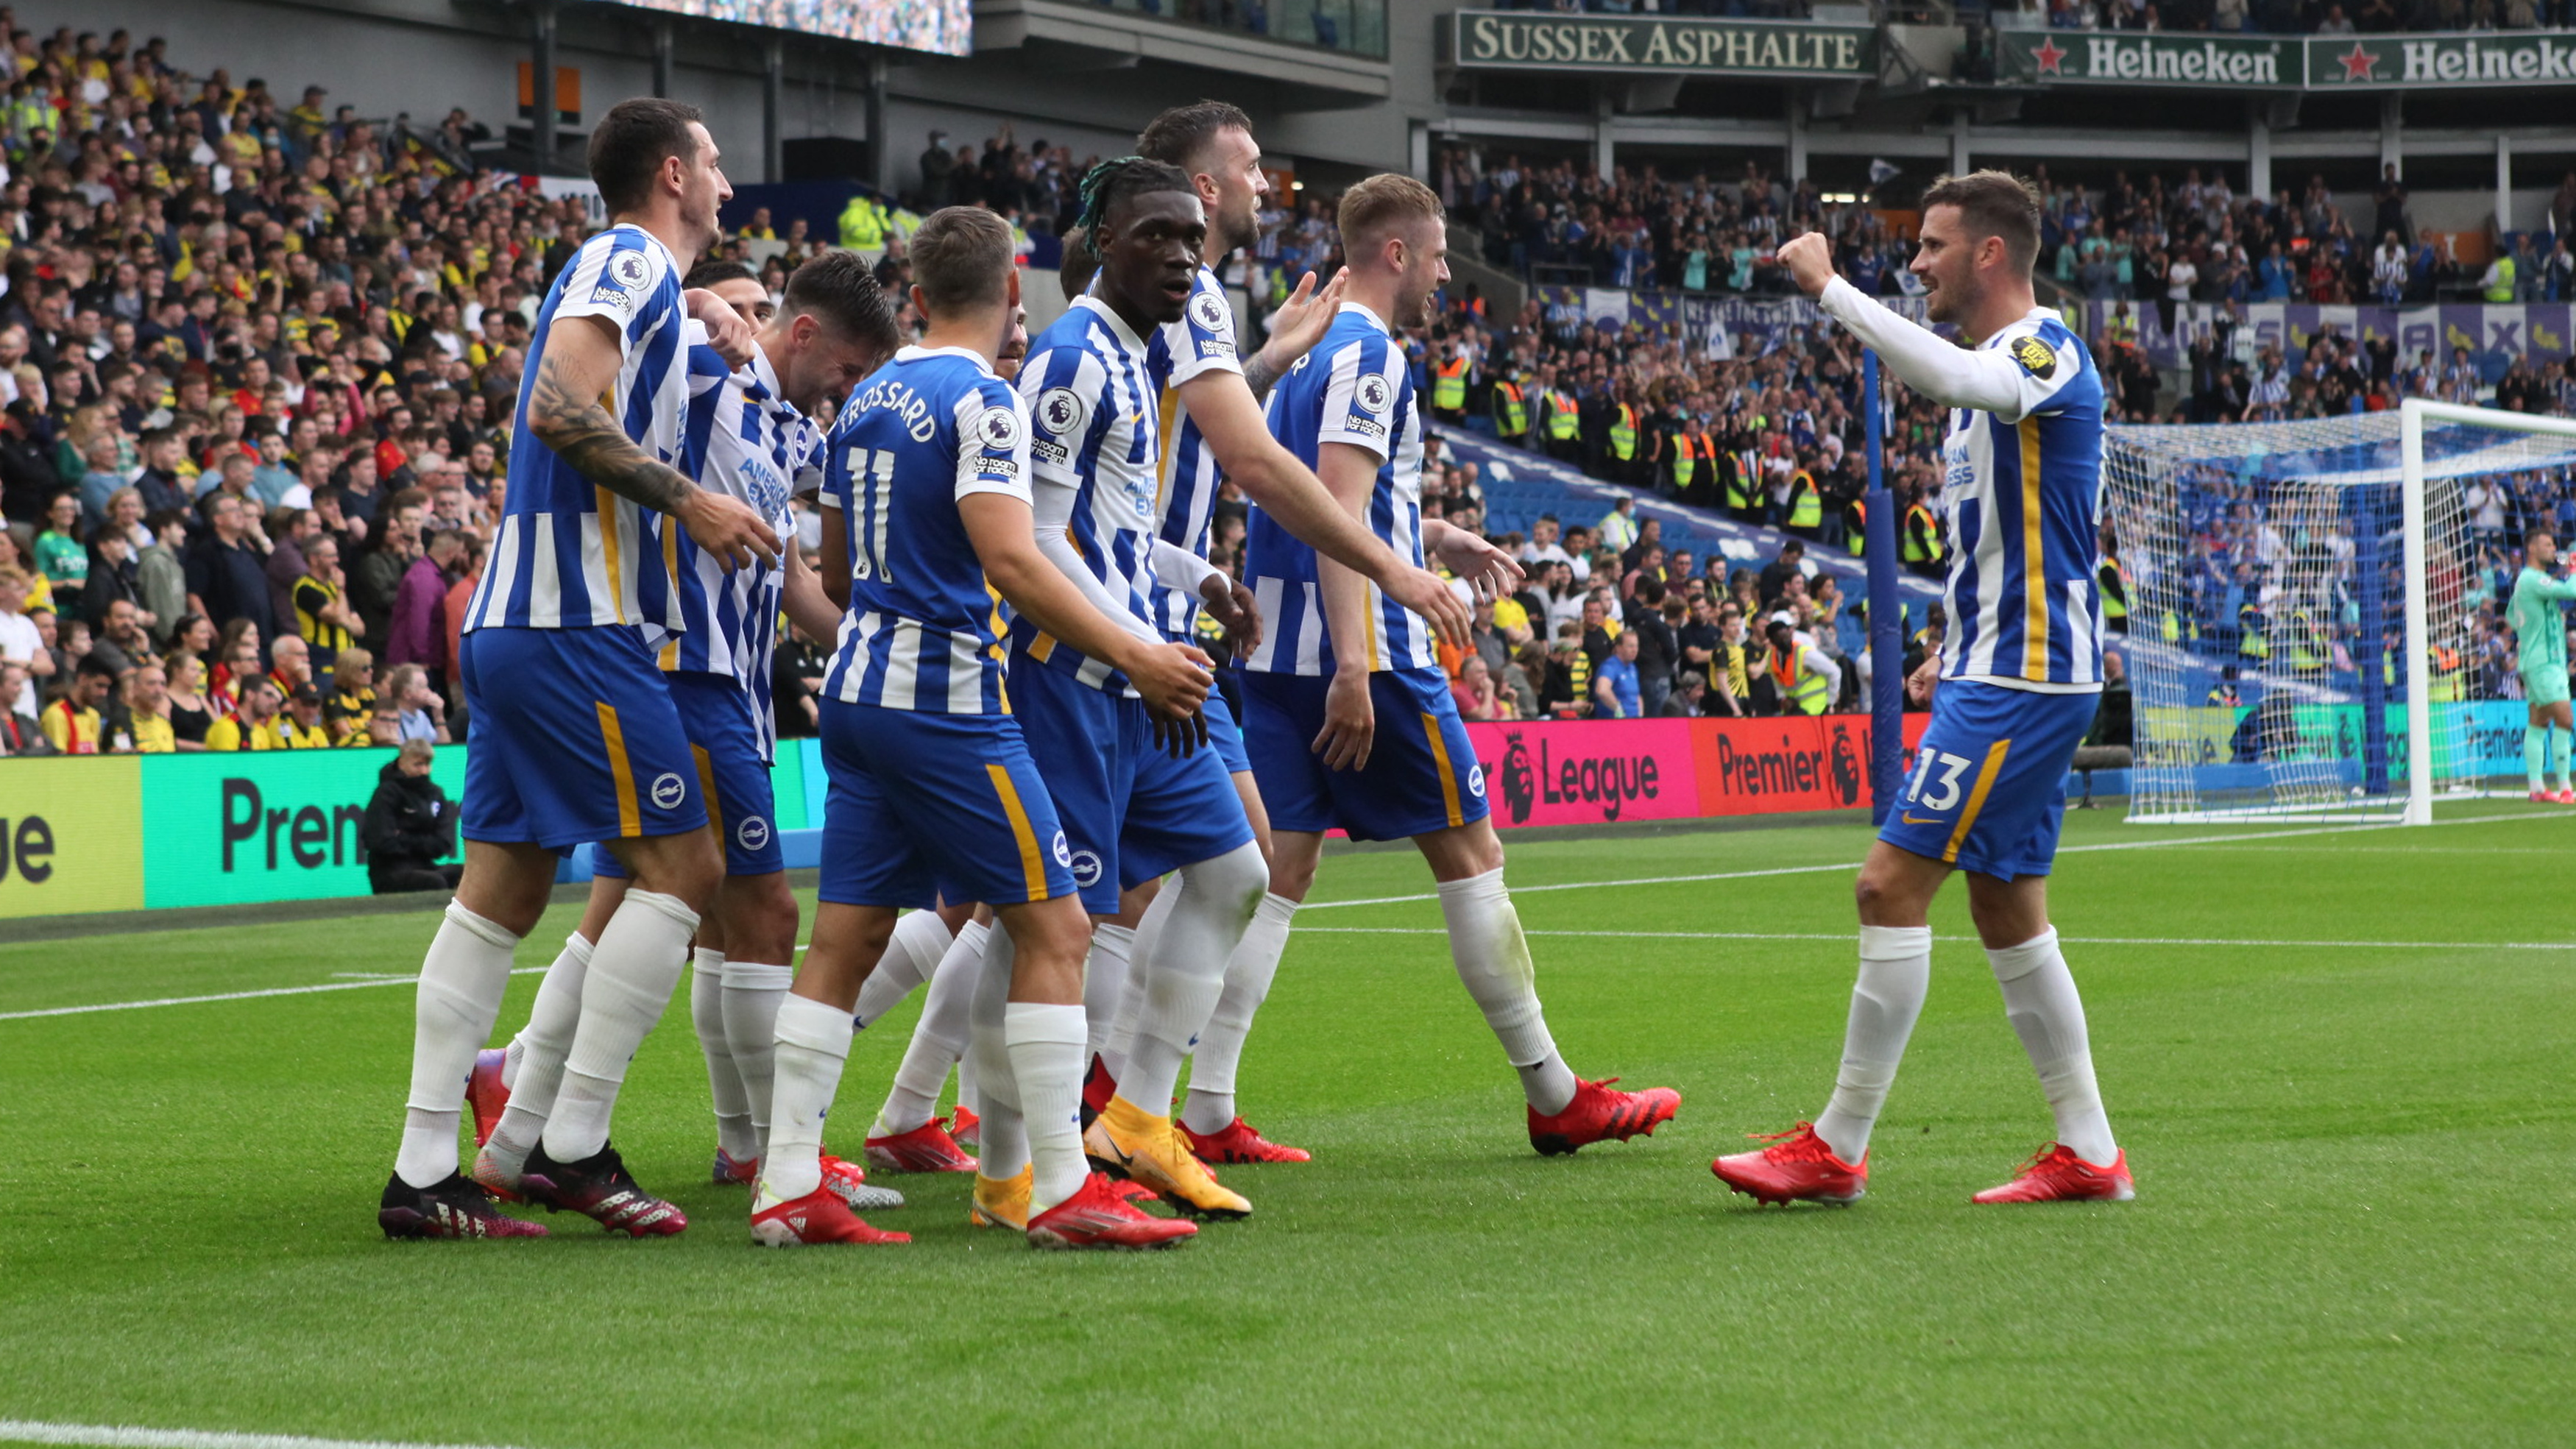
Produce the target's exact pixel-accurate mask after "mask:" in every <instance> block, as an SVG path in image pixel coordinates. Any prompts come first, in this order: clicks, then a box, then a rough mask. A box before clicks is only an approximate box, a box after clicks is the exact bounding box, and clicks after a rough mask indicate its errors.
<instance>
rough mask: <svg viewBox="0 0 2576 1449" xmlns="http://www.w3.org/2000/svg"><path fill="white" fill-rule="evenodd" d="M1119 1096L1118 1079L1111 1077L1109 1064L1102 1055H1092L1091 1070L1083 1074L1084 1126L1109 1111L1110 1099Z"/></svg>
mask: <svg viewBox="0 0 2576 1449" xmlns="http://www.w3.org/2000/svg"><path fill="white" fill-rule="evenodd" d="M1117 1095H1118V1079H1117V1078H1116V1077H1113V1076H1111V1075H1109V1064H1108V1063H1107V1062H1104V1061H1102V1060H1101V1059H1100V1053H1098V1052H1093V1053H1092V1054H1091V1070H1089V1071H1087V1072H1084V1073H1083V1074H1082V1125H1083V1126H1084V1127H1086V1128H1087V1127H1089V1126H1090V1125H1091V1122H1092V1119H1093V1118H1095V1117H1098V1116H1099V1115H1100V1114H1101V1113H1103V1112H1106V1111H1108V1110H1109V1099H1110V1098H1112V1097H1115V1096H1117Z"/></svg>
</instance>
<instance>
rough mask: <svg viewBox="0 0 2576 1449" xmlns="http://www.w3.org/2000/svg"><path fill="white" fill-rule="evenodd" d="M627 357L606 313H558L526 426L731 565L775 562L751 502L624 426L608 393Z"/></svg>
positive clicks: (588, 473) (773, 547)
mask: <svg viewBox="0 0 2576 1449" xmlns="http://www.w3.org/2000/svg"><path fill="white" fill-rule="evenodd" d="M623 360H624V358H623V354H622V353H621V352H620V350H619V348H618V345H617V332H616V328H615V326H614V324H612V323H610V322H608V321H607V320H606V319H605V318H599V317H561V318H557V319H556V320H555V322H554V324H553V326H551V327H550V328H549V329H548V330H547V333H546V348H545V356H544V357H543V358H542V359H541V360H540V361H539V362H538V364H537V376H536V380H535V382H534V383H533V384H532V385H531V386H530V388H529V391H528V427H529V428H530V429H531V430H532V431H534V432H535V433H536V435H537V440H538V441H539V442H542V443H544V444H545V445H546V446H547V447H549V448H552V449H553V450H554V452H555V455H556V456H557V457H560V458H562V459H563V460H564V461H565V462H567V463H569V464H571V465H572V467H573V470H574V471H575V472H578V473H580V474H581V475H582V476H583V477H585V478H588V479H590V480H591V481H592V482H594V483H596V484H598V485H599V486H600V487H602V488H605V489H607V490H608V491H609V492H611V493H614V494H616V495H617V496H618V497H620V498H625V499H629V500H632V501H633V502H635V503H638V504H641V505H642V506H644V507H646V508H650V509H654V510H656V511H658V512H661V513H666V514H669V515H670V516H671V517H672V518H674V519H676V520H678V522H679V524H680V526H681V527H683V528H685V529H687V530H688V533H689V537H690V538H691V539H692V540H694V541H695V542H696V543H697V545H698V547H700V548H702V549H704V550H706V551H707V552H708V553H711V554H713V555H715V556H716V558H717V559H718V560H719V561H720V562H722V563H723V565H724V567H725V568H726V569H728V570H731V569H737V568H742V567H744V566H746V565H748V564H749V563H751V562H752V560H754V559H759V560H761V561H763V562H773V563H774V562H776V561H777V558H778V535H776V534H775V533H773V532H771V531H770V528H769V524H768V522H767V521H766V520H764V519H762V518H761V516H760V515H759V514H758V513H756V512H754V511H752V508H751V505H749V504H747V503H744V502H743V501H742V500H740V499H738V498H728V497H726V496H724V495H723V494H720V493H710V492H708V491H706V490H705V489H703V488H700V487H698V486H697V485H696V484H695V483H692V482H690V481H689V479H688V478H687V477H686V476H685V475H684V474H682V473H681V472H680V471H679V470H678V469H676V468H674V467H672V466H671V465H670V464H668V463H665V462H663V461H661V460H660V459H658V458H656V457H654V456H653V455H652V454H650V453H647V452H646V451H644V449H643V448H641V447H640V446H638V445H637V444H636V442H635V440H634V439H632V438H630V437H628V436H626V430H625V429H624V428H621V427H619V426H618V424H617V419H616V418H615V417H614V416H612V415H611V414H610V413H609V411H608V406H607V403H606V402H605V401H604V399H605V398H606V396H607V394H608V390H609V387H610V385H611V384H612V383H613V382H614V381H615V380H616V377H617V369H618V367H619V365H620V364H621V363H622V362H623Z"/></svg>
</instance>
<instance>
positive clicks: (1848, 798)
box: [1832, 725, 1861, 805]
mask: <svg viewBox="0 0 2576 1449" xmlns="http://www.w3.org/2000/svg"><path fill="white" fill-rule="evenodd" d="M1832 769H1833V781H1834V798H1835V799H1836V800H1838V801H1840V802H1841V803H1843V804H1845V805H1857V804H1859V803H1860V785H1861V765H1860V747H1859V746H1858V745H1857V744H1855V743H1853V741H1852V732H1851V730H1850V728H1849V727H1848V726H1845V725H1836V726H1834V745H1833V754H1832Z"/></svg>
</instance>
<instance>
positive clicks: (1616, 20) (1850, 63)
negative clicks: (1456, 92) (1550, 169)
mask: <svg viewBox="0 0 2576 1449" xmlns="http://www.w3.org/2000/svg"><path fill="white" fill-rule="evenodd" d="M1877 40H1878V32H1877V30H1876V29H1875V28H1873V27H1871V26H1867V25H1820V24H1810V23H1808V22H1806V21H1799V20H1734V19H1714V18H1713V19H1698V18H1692V17H1683V16H1663V15H1579V14H1565V13H1555V14H1530V13H1528V12H1525V11H1524V12H1512V11H1501V12H1496V11H1488V10H1461V11H1459V12H1457V24H1456V27H1455V29H1453V30H1452V31H1451V32H1450V46H1449V58H1450V61H1451V63H1453V64H1455V65H1458V66H1461V67H1464V68H1467V69H1471V70H1548V71H1558V72H1563V71H1580V72H1582V73H1585V74H1602V73H1606V72H1627V73H1632V74H1633V73H1641V72H1642V73H1646V74H1652V75H1762V76H1784V77H1789V76H1794V77H1802V78H1806V79H1824V80H1830V79H1842V80H1854V81H1859V80H1875V79H1877V77H1878V47H1877Z"/></svg>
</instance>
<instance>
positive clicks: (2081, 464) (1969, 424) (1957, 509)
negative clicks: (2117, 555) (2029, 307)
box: [1941, 308, 2102, 694]
mask: <svg viewBox="0 0 2576 1449" xmlns="http://www.w3.org/2000/svg"><path fill="white" fill-rule="evenodd" d="M1979 345H1980V347H1981V348H1982V349H1985V350H2000V351H2002V352H2003V353H2004V354H2005V355H2006V356H2008V357H2010V358H2011V359H2012V360H2013V362H2014V363H2015V364H2016V374H2015V382H2016V384H2017V386H2018V388H2019V392H2020V397H2019V399H2018V405H2017V411H2015V412H2014V413H2013V414H2011V415H2009V416H2007V415H2006V414H2005V413H2001V412H1981V411H1977V410H1975V409H1970V408H1953V409H1951V412H1950V433H1949V436H1948V437H1947V438H1946V439H1944V440H1943V442H1942V445H1941V455H1942V465H1943V479H1942V484H1941V506H1942V508H1943V510H1944V511H1945V512H1946V513H1947V514H1948V516H1949V523H1950V539H1951V559H1950V578H1949V584H1948V587H1947V588H1946V590H1945V591H1944V600H1943V602H1944V606H1945V607H1946V608H1947V609H1948V611H1949V616H1950V635H1949V637H1948V638H1947V639H1946V640H1945V641H1943V647H1942V651H1941V652H1942V654H1943V656H1944V658H1945V662H1944V664H1943V666H1942V670H1941V676H1942V677H1943V678H1944V679H1974V680H1978V681H1981V682H1983V683H1986V684H1996V685H2002V686H2004V687H2006V688H2009V689H2022V690H2030V691H2033V692H2036V693H2041V694H2091V693H2096V692H2098V691H2100V689H2101V688H2102V601H2101V598H2100V597H2099V596H2098V595H2097V594H2096V592H2095V588H2094V573H2095V570H2096V568H2097V567H2098V566H2099V565H2100V563H2101V559H2100V557H2099V554H2100V546H2101V545H2100V533H2099V530H2098V527H2097V523H2096V515H2095V506H2096V504H2097V502H2098V501H2099V499H2100V496H2101V492H2102V375H2101V373H2100V372H2099V371H2098V370H2097V369H2096V368H2095V367H2094V364H2093V359H2092V357H2091V356H2090V355H2089V354H2088V353H2086V351H2085V350H2084V344H2083V342H2082V341H2080V340H2079V339H2078V338H2077V337H2076V336H2075V334H2074V333H2073V332H2070V331H2068V330H2067V328H2066V325H2065V324H2064V323H2062V322H2060V321H2059V320H2058V319H2057V314H2056V313H2054V312H2051V311H2049V310H2047V309H2046V308H2038V309H2034V310H2033V311H2032V312H2031V313H2030V315H2028V316H2026V317H2024V318H2022V319H2021V320H2020V321H2018V322H2015V323H2013V324H2012V325H2011V326H2009V327H2006V328H2004V329H2003V330H2002V331H2000V332H1998V333H1996V334H1995V335H1994V336H1992V337H1989V338H1987V339H1986V340H1985V341H1984V342H1983V343H1981V344H1979Z"/></svg>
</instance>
